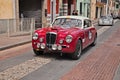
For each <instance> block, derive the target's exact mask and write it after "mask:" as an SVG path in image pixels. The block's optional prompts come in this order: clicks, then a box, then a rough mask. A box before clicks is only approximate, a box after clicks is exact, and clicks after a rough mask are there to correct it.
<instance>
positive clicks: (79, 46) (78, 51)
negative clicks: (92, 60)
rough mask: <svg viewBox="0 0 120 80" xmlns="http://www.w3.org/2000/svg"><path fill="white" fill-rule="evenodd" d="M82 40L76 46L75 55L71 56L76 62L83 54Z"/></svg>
mask: <svg viewBox="0 0 120 80" xmlns="http://www.w3.org/2000/svg"><path fill="white" fill-rule="evenodd" d="M81 43H82V42H81V40H78V42H77V44H76V49H75V52H74V53H73V54H71V58H72V59H74V60H77V59H79V58H80V56H81V53H82V44H81Z"/></svg>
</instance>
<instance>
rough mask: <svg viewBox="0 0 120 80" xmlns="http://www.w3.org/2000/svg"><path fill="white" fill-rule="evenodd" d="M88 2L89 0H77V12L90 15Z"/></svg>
mask: <svg viewBox="0 0 120 80" xmlns="http://www.w3.org/2000/svg"><path fill="white" fill-rule="evenodd" d="M90 3H91V0H77V6H76V7H77V10H78V14H79V15H82V16H86V17H90V10H91V9H90Z"/></svg>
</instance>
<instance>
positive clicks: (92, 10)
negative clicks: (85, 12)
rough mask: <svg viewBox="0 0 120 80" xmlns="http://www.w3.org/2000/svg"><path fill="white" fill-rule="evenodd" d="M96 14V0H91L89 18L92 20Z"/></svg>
mask: <svg viewBox="0 0 120 80" xmlns="http://www.w3.org/2000/svg"><path fill="white" fill-rule="evenodd" d="M95 16H96V0H91V17H90V18H91V19H92V20H94V19H95Z"/></svg>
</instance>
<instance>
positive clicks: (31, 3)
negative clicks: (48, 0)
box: [19, 0, 43, 28]
mask: <svg viewBox="0 0 120 80" xmlns="http://www.w3.org/2000/svg"><path fill="white" fill-rule="evenodd" d="M42 3H43V0H19V18H35V27H37V28H39V27H41V25H42V24H41V23H42Z"/></svg>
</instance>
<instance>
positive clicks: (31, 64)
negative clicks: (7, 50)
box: [0, 57, 51, 80]
mask: <svg viewBox="0 0 120 80" xmlns="http://www.w3.org/2000/svg"><path fill="white" fill-rule="evenodd" d="M50 61H51V59H46V58H41V57H36V58H34V59H32V60H28V61H25V62H24V63H21V64H19V65H16V66H14V67H12V68H8V69H6V70H5V71H3V72H0V80H19V79H21V78H23V77H24V76H26V75H28V74H29V73H31V72H33V71H35V70H37V69H38V68H40V67H42V66H43V65H45V64H47V63H49V62H50Z"/></svg>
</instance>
